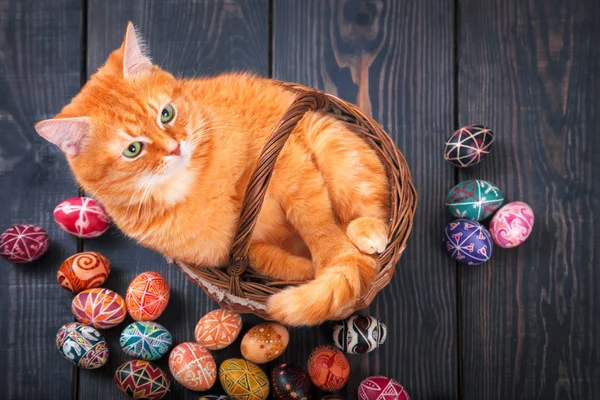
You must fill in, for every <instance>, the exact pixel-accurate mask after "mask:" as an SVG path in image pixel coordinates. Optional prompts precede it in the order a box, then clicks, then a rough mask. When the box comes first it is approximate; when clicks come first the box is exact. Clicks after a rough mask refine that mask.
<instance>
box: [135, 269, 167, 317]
mask: <svg viewBox="0 0 600 400" xmlns="http://www.w3.org/2000/svg"><path fill="white" fill-rule="evenodd" d="M170 295H171V293H170V292H169V285H168V284H167V281H166V280H165V278H163V276H162V275H161V274H159V273H158V272H144V273H142V274H139V275H138V276H136V277H135V278H134V279H133V280H132V281H131V283H130V284H129V287H128V288H127V294H126V295H125V304H126V305H127V311H129V315H131V318H133V319H134V320H136V321H154V320H155V319H157V318H158V317H160V314H162V312H163V311H165V308H167V304H168V303H169V297H170Z"/></svg>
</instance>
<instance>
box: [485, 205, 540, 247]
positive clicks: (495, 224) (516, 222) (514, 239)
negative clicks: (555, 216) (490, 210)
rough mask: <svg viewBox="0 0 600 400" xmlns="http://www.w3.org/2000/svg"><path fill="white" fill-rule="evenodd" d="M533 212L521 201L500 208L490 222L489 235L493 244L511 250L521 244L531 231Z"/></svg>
mask: <svg viewBox="0 0 600 400" xmlns="http://www.w3.org/2000/svg"><path fill="white" fill-rule="evenodd" d="M533 221H534V216H533V210H532V209H531V207H529V205H527V204H526V203H523V202H521V201H513V202H512V203H508V204H506V205H505V206H504V207H502V208H501V209H500V210H498V212H497V213H496V215H494V217H493V218H492V220H491V221H490V234H491V235H492V239H493V240H494V243H496V244H497V245H498V246H500V247H502V248H505V249H506V248H511V247H515V246H518V245H520V244H521V243H523V242H524V241H525V240H527V238H528V237H529V235H530V234H531V230H532V229H533Z"/></svg>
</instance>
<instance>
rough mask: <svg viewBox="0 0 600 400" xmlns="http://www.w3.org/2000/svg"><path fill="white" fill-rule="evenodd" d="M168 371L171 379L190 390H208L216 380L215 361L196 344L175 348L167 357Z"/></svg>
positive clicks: (190, 343) (183, 344)
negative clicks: (171, 376)
mask: <svg viewBox="0 0 600 400" xmlns="http://www.w3.org/2000/svg"><path fill="white" fill-rule="evenodd" d="M169 369H170V370H171V374H172V375H173V378H175V380H176V381H177V382H179V383H180V384H182V385H183V386H185V387H186V388H188V389H190V390H195V391H202V390H208V389H210V388H211V387H212V386H213V385H214V384H215V381H216V380H217V364H216V363H215V359H214V358H213V356H212V355H211V354H210V352H209V351H208V350H206V349H205V348H204V347H202V346H200V345H199V344H198V343H192V342H185V343H181V344H179V345H177V346H175V347H174V348H173V350H172V351H171V354H170V355H169Z"/></svg>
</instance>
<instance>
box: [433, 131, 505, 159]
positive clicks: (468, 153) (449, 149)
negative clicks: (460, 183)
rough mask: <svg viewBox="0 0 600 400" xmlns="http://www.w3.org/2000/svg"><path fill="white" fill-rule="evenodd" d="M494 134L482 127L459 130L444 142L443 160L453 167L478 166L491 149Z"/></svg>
mask: <svg viewBox="0 0 600 400" xmlns="http://www.w3.org/2000/svg"><path fill="white" fill-rule="evenodd" d="M492 143H494V134H493V133H492V131H491V130H489V129H488V128H486V127H485V126H483V125H469V126H465V127H462V128H460V129H459V130H457V131H455V132H453V133H452V135H450V137H449V138H448V139H447V140H446V146H445V148H444V158H445V159H446V161H448V162H449V163H450V164H452V165H454V166H455V167H461V168H465V167H470V166H471V165H475V164H479V162H480V161H481V160H482V159H483V157H485V156H486V155H487V154H488V153H489V152H490V150H491V149H492Z"/></svg>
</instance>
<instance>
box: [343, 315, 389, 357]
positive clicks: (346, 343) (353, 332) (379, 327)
mask: <svg viewBox="0 0 600 400" xmlns="http://www.w3.org/2000/svg"><path fill="white" fill-rule="evenodd" d="M386 338H387V327H386V326H385V325H384V324H383V323H382V322H380V321H379V320H378V319H377V318H374V317H369V316H365V315H353V316H351V317H348V318H346V319H345V320H343V321H342V322H341V323H340V324H338V325H336V326H335V328H334V330H333V342H334V344H335V346H336V347H337V348H338V349H340V350H342V351H345V352H346V353H348V354H362V353H368V352H371V351H373V350H375V349H376V348H378V347H379V346H380V345H382V344H383V343H384V342H385V339H386Z"/></svg>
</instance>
